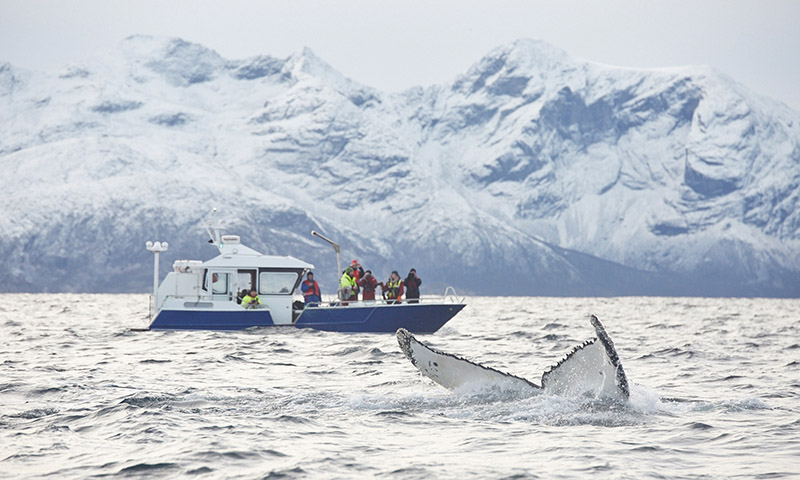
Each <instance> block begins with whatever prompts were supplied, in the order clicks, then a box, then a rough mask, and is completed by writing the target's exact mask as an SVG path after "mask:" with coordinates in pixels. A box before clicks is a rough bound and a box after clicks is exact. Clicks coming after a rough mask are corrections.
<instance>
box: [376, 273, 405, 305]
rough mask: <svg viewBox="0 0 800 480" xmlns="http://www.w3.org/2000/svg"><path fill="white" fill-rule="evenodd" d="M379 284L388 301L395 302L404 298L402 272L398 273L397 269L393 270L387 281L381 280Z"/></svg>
mask: <svg viewBox="0 0 800 480" xmlns="http://www.w3.org/2000/svg"><path fill="white" fill-rule="evenodd" d="M379 285H380V286H381V290H383V298H385V299H386V301H387V303H389V304H395V303H400V302H401V301H402V300H403V281H402V280H401V279H400V274H399V273H397V270H394V271H393V272H392V274H391V275H390V276H389V280H387V281H386V283H383V282H381V283H380V284H379Z"/></svg>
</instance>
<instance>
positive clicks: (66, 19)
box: [0, 0, 800, 111]
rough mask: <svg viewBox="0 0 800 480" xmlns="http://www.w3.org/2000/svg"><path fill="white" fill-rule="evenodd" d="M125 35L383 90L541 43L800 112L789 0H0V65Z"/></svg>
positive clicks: (80, 49)
mask: <svg viewBox="0 0 800 480" xmlns="http://www.w3.org/2000/svg"><path fill="white" fill-rule="evenodd" d="M133 34H149V35H159V36H174V37H180V38H183V39H185V40H188V41H192V42H197V43H201V44H203V45H205V46H206V47H209V48H212V49H214V50H216V51H217V52H218V53H220V54H221V55H222V56H224V57H226V58H230V59H241V58H246V57H250V56H253V55H259V54H266V55H272V56H277V57H285V56H288V55H290V54H291V53H293V52H295V51H297V50H299V49H301V48H302V47H304V46H307V47H310V48H311V49H312V50H313V51H314V52H315V53H316V54H317V55H318V56H319V57H321V58H322V59H323V60H325V61H326V62H328V63H329V64H331V65H332V66H333V67H334V68H336V69H337V70H339V71H340V72H342V73H343V74H344V75H346V76H348V77H351V78H352V79H354V80H356V81H358V82H360V83H363V84H366V85H370V86H373V87H376V88H379V89H382V90H388V91H397V90H402V89H405V88H407V87H410V86H414V85H431V84H434V83H443V82H446V81H449V80H452V79H453V78H454V77H455V76H456V75H458V74H460V73H463V72H465V71H466V69H467V68H468V67H469V66H470V65H472V64H473V63H475V62H476V61H477V60H478V59H480V58H481V57H482V56H483V55H484V54H486V53H487V52H488V51H489V50H491V49H493V48H494V47H497V46H499V45H502V44H505V43H508V42H511V41H513V40H516V39H518V38H534V39H541V40H545V41H547V42H550V43H552V44H553V45H556V46H557V47H560V48H562V49H563V50H565V51H566V52H567V53H568V54H570V55H572V56H573V57H577V58H581V59H586V60H592V61H595V62H600V63H606V64H611V65H620V66H627V67H666V66H679V65H710V66H712V67H714V68H716V69H718V70H720V71H722V72H723V73H725V74H727V75H729V76H731V77H733V78H734V79H735V80H737V81H739V82H741V83H743V84H745V85H746V86H748V87H750V88H751V89H753V90H755V91H757V92H759V93H762V94H765V95H768V96H771V97H774V98H776V99H779V100H781V101H783V102H785V103H787V104H789V105H790V106H792V107H793V108H794V109H796V110H798V111H800V1H795V0H759V1H756V0H752V1H742V0H713V1H711V0H709V1H703V0H693V1H686V0H672V1H643V0H631V1H628V0H593V1H568V0H561V1H546V2H537V1H533V0H527V1H526V0H515V1H505V0H492V1H477V0H459V1H456V0H450V1H438V2H437V1H435V0H426V1H416V0H404V1H393V0H392V1H390V0H373V1H356V0H338V1H335V0H329V1H307V0H279V1H264V0H261V1H255V0H253V1H239V0H225V1H220V0H213V1H206V0H157V1H154V0H137V1H131V2H123V1H113V0H50V1H44V0H0V61H7V62H10V63H12V64H13V65H15V66H18V67H24V68H33V69H39V70H55V69H58V68H59V67H61V66H63V65H65V64H68V63H70V62H74V61H77V60H80V59H82V58H85V57H87V56H90V55H93V54H95V53H100V52H103V51H105V50H108V49H109V48H111V47H113V46H114V45H116V44H117V43H118V42H119V41H120V40H122V39H123V38H125V37H127V36H129V35H133Z"/></svg>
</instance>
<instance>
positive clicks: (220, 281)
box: [211, 272, 230, 295]
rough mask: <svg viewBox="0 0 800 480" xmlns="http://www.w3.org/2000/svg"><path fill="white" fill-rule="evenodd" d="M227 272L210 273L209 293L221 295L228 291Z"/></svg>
mask: <svg viewBox="0 0 800 480" xmlns="http://www.w3.org/2000/svg"><path fill="white" fill-rule="evenodd" d="M229 276H230V275H229V274H227V273H216V272H214V273H212V274H211V293H213V294H217V295H221V294H223V295H224V294H226V293H228V277H229Z"/></svg>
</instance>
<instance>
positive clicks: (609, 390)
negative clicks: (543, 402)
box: [397, 315, 630, 401]
mask: <svg viewBox="0 0 800 480" xmlns="http://www.w3.org/2000/svg"><path fill="white" fill-rule="evenodd" d="M590 321H591V323H592V326H593V327H594V329H595V332H596V333H597V337H596V338H593V339H591V340H588V341H586V342H584V343H582V344H581V345H578V346H577V347H575V348H574V349H572V351H571V352H569V353H568V354H567V355H566V356H565V357H564V358H563V359H562V360H561V361H559V362H558V363H557V364H556V365H554V366H552V367H550V368H549V369H548V370H547V371H545V372H544V373H543V374H542V385H541V387H540V386H539V385H536V384H535V383H533V382H531V381H529V380H526V379H524V378H522V377H517V376H515V375H511V374H509V373H505V372H501V371H499V370H496V369H494V368H491V367H486V366H483V365H479V364H477V363H474V362H471V361H469V360H467V359H464V358H461V357H458V356H456V355H452V354H450V353H446V352H442V351H439V350H436V349H433V348H430V347H428V346H427V345H425V344H423V343H421V342H420V341H418V340H417V339H416V338H415V337H414V335H412V334H411V333H409V332H408V331H407V330H405V329H403V328H401V329H399V330H398V331H397V342H398V343H399V344H400V349H401V350H402V351H403V353H404V354H405V355H406V357H408V359H409V360H411V363H412V364H413V365H414V366H415V367H417V369H419V371H420V372H422V374H423V375H425V376H426V377H428V378H430V379H431V380H433V381H434V382H436V383H438V384H439V385H441V386H443V387H445V388H447V389H450V390H460V389H463V388H480V389H486V388H489V389H492V390H500V391H515V392H520V391H522V392H529V393H539V392H542V391H543V392H544V393H548V394H553V395H559V396H569V397H573V396H575V397H579V396H588V397H593V398H607V399H612V400H622V401H624V400H627V399H628V398H629V397H630V390H629V387H628V379H627V377H626V376H625V370H624V369H623V368H622V363H621V362H620V360H619V355H618V354H617V351H616V349H615V348H614V342H612V341H611V338H610V337H609V336H608V333H606V330H605V328H604V327H603V324H602V323H600V320H599V319H598V318H597V317H596V316H594V315H592V317H591V319H590Z"/></svg>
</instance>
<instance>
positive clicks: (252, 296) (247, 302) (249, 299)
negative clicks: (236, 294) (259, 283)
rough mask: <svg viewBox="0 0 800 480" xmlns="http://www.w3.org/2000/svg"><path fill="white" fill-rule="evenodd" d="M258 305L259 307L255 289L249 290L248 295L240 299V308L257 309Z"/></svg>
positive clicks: (259, 300)
mask: <svg viewBox="0 0 800 480" xmlns="http://www.w3.org/2000/svg"><path fill="white" fill-rule="evenodd" d="M259 305H261V299H260V298H258V293H257V292H256V289H255V288H254V289H252V290H250V293H249V294H247V295H245V297H244V298H243V299H242V306H243V307H244V308H258V306H259Z"/></svg>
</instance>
